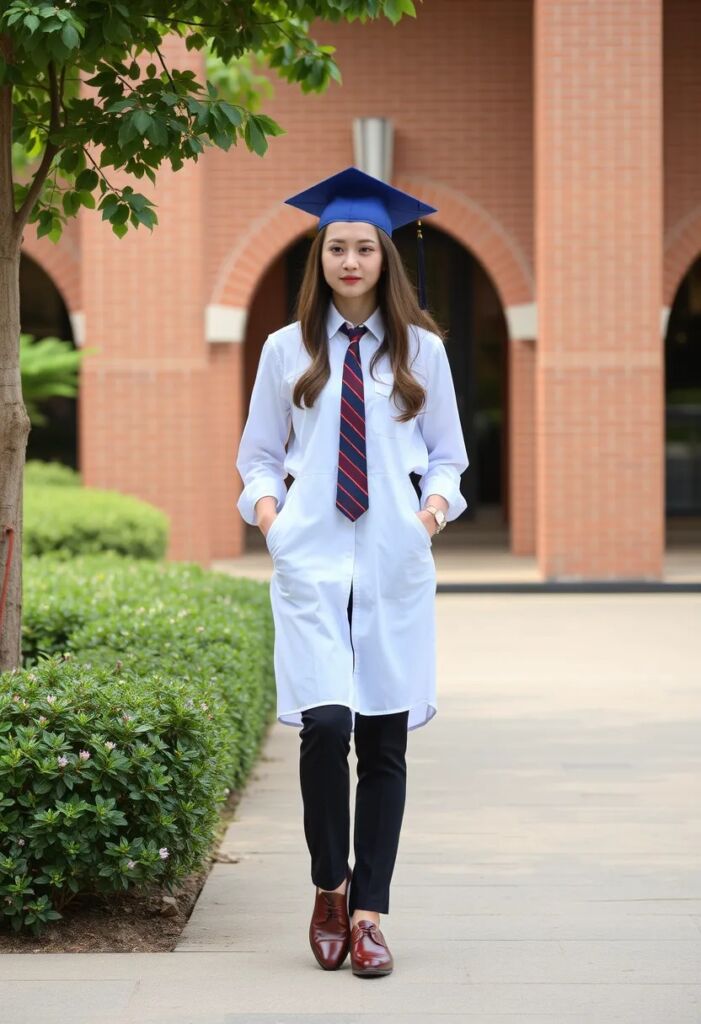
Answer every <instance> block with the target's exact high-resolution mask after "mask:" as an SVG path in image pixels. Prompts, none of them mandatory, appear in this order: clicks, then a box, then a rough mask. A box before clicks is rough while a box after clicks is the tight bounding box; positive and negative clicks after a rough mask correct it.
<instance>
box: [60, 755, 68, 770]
mask: <svg viewBox="0 0 701 1024" xmlns="http://www.w3.org/2000/svg"><path fill="white" fill-rule="evenodd" d="M58 763H59V764H60V766H61V767H62V768H65V767H66V765H67V764H68V758H67V757H66V755H65V754H61V756H60V757H59V759H58Z"/></svg>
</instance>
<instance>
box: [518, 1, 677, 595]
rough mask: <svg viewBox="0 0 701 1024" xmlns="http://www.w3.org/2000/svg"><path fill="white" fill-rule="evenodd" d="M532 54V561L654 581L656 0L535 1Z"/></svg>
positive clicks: (659, 510)
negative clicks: (534, 318) (534, 466)
mask: <svg viewBox="0 0 701 1024" xmlns="http://www.w3.org/2000/svg"><path fill="white" fill-rule="evenodd" d="M534 46H535V54H534V67H535V95H536V107H535V115H536V116H535V132H536V139H535V144H536V182H535V212H536V225H535V227H536V276H537V295H538V324H539V331H538V345H537V352H536V422H537V432H538V445H537V487H536V489H537V495H536V501H537V509H538V514H537V538H536V543H537V553H538V559H539V563H540V567H541V570H542V573H543V576H544V578H545V579H567V578H583V579H597V578H599V579H600V578H659V577H660V576H661V574H662V568H663V555H664V462H663V454H664V453H663V442H664V423H663V413H664V408H663V401H664V396H663V370H664V364H663V349H662V339H661V338H660V307H661V305H662V295H661V282H662V152H661V143H662V67H661V48H662V0H616V2H615V3H592V2H590V0H535V3H534Z"/></svg>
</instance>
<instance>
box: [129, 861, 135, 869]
mask: <svg viewBox="0 0 701 1024" xmlns="http://www.w3.org/2000/svg"><path fill="white" fill-rule="evenodd" d="M127 867H128V868H130V869H131V868H135V867H136V861H135V860H128V861H127Z"/></svg>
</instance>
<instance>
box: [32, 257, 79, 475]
mask: <svg viewBox="0 0 701 1024" xmlns="http://www.w3.org/2000/svg"><path fill="white" fill-rule="evenodd" d="M19 284H20V329H21V332H22V334H31V335H33V336H34V338H36V339H37V340H41V339H42V338H48V337H55V338H61V339H63V340H66V341H70V342H71V343H72V345H73V347H75V341H74V337H73V329H72V327H71V321H70V317H69V315H68V309H67V307H66V304H65V302H64V301H63V298H62V296H61V293H60V292H59V290H58V288H57V287H56V285H55V284H54V282H53V281H52V280H51V278H50V277H49V275H48V274H47V273H46V271H45V270H43V269H42V267H41V266H40V265H39V264H38V263H37V262H36V261H35V260H33V259H32V258H31V257H30V256H27V255H25V254H24V253H22V257H21V260H20V270H19ZM41 411H42V413H43V414H44V415H45V416H46V417H47V422H46V423H45V424H32V428H31V430H30V432H29V438H28V439H27V453H26V458H27V459H41V460H42V461H44V462H61V463H63V464H64V465H67V466H71V467H73V468H74V469H76V468H78V459H77V417H78V402H77V399H75V398H69V397H64V396H63V395H52V396H51V397H50V398H46V399H44V400H42V402H41Z"/></svg>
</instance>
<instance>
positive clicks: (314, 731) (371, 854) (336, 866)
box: [299, 588, 409, 914]
mask: <svg viewBox="0 0 701 1024" xmlns="http://www.w3.org/2000/svg"><path fill="white" fill-rule="evenodd" d="M352 602H353V591H352V588H351V596H350V600H349V602H348V619H349V622H350V621H352ZM408 719H409V712H408V711H399V712H397V713H394V714H390V715H361V714H358V713H356V716H355V730H354V736H355V751H356V754H357V758H358V767H357V773H358V782H357V786H356V792H355V823H354V834H353V848H354V854H355V865H354V868H353V879H352V884H351V889H350V893H349V911H350V913H351V914H352V913H353V911H354V910H355V908H356V907H358V908H360V909H361V910H375V911H377V912H378V913H381V914H387V913H389V887H390V882H391V880H392V873H393V871H394V865H395V861H396V857H397V849H398V847H399V833H400V830H401V826H402V818H403V816H404V804H405V799H406V760H405V755H406V747H407V723H408ZM302 722H303V726H302V729H301V730H300V733H299V735H300V739H301V746H300V759H299V775H300V783H301V788H302V802H303V805H304V834H305V837H306V841H307V846H308V848H309V853H310V855H311V875H312V882H314V884H315V885H318V886H319V888H320V889H335V888H337V887H338V886H339V885H340V884H341V882H343V880H344V878H345V877H346V868H347V866H348V863H349V860H348V858H349V852H350V770H349V766H348V754H349V752H350V736H351V724H352V716H351V711H350V708H347V707H345V706H344V705H342V704H324V705H321V706H320V707H316V708H309V709H308V710H307V711H303V712H302Z"/></svg>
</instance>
